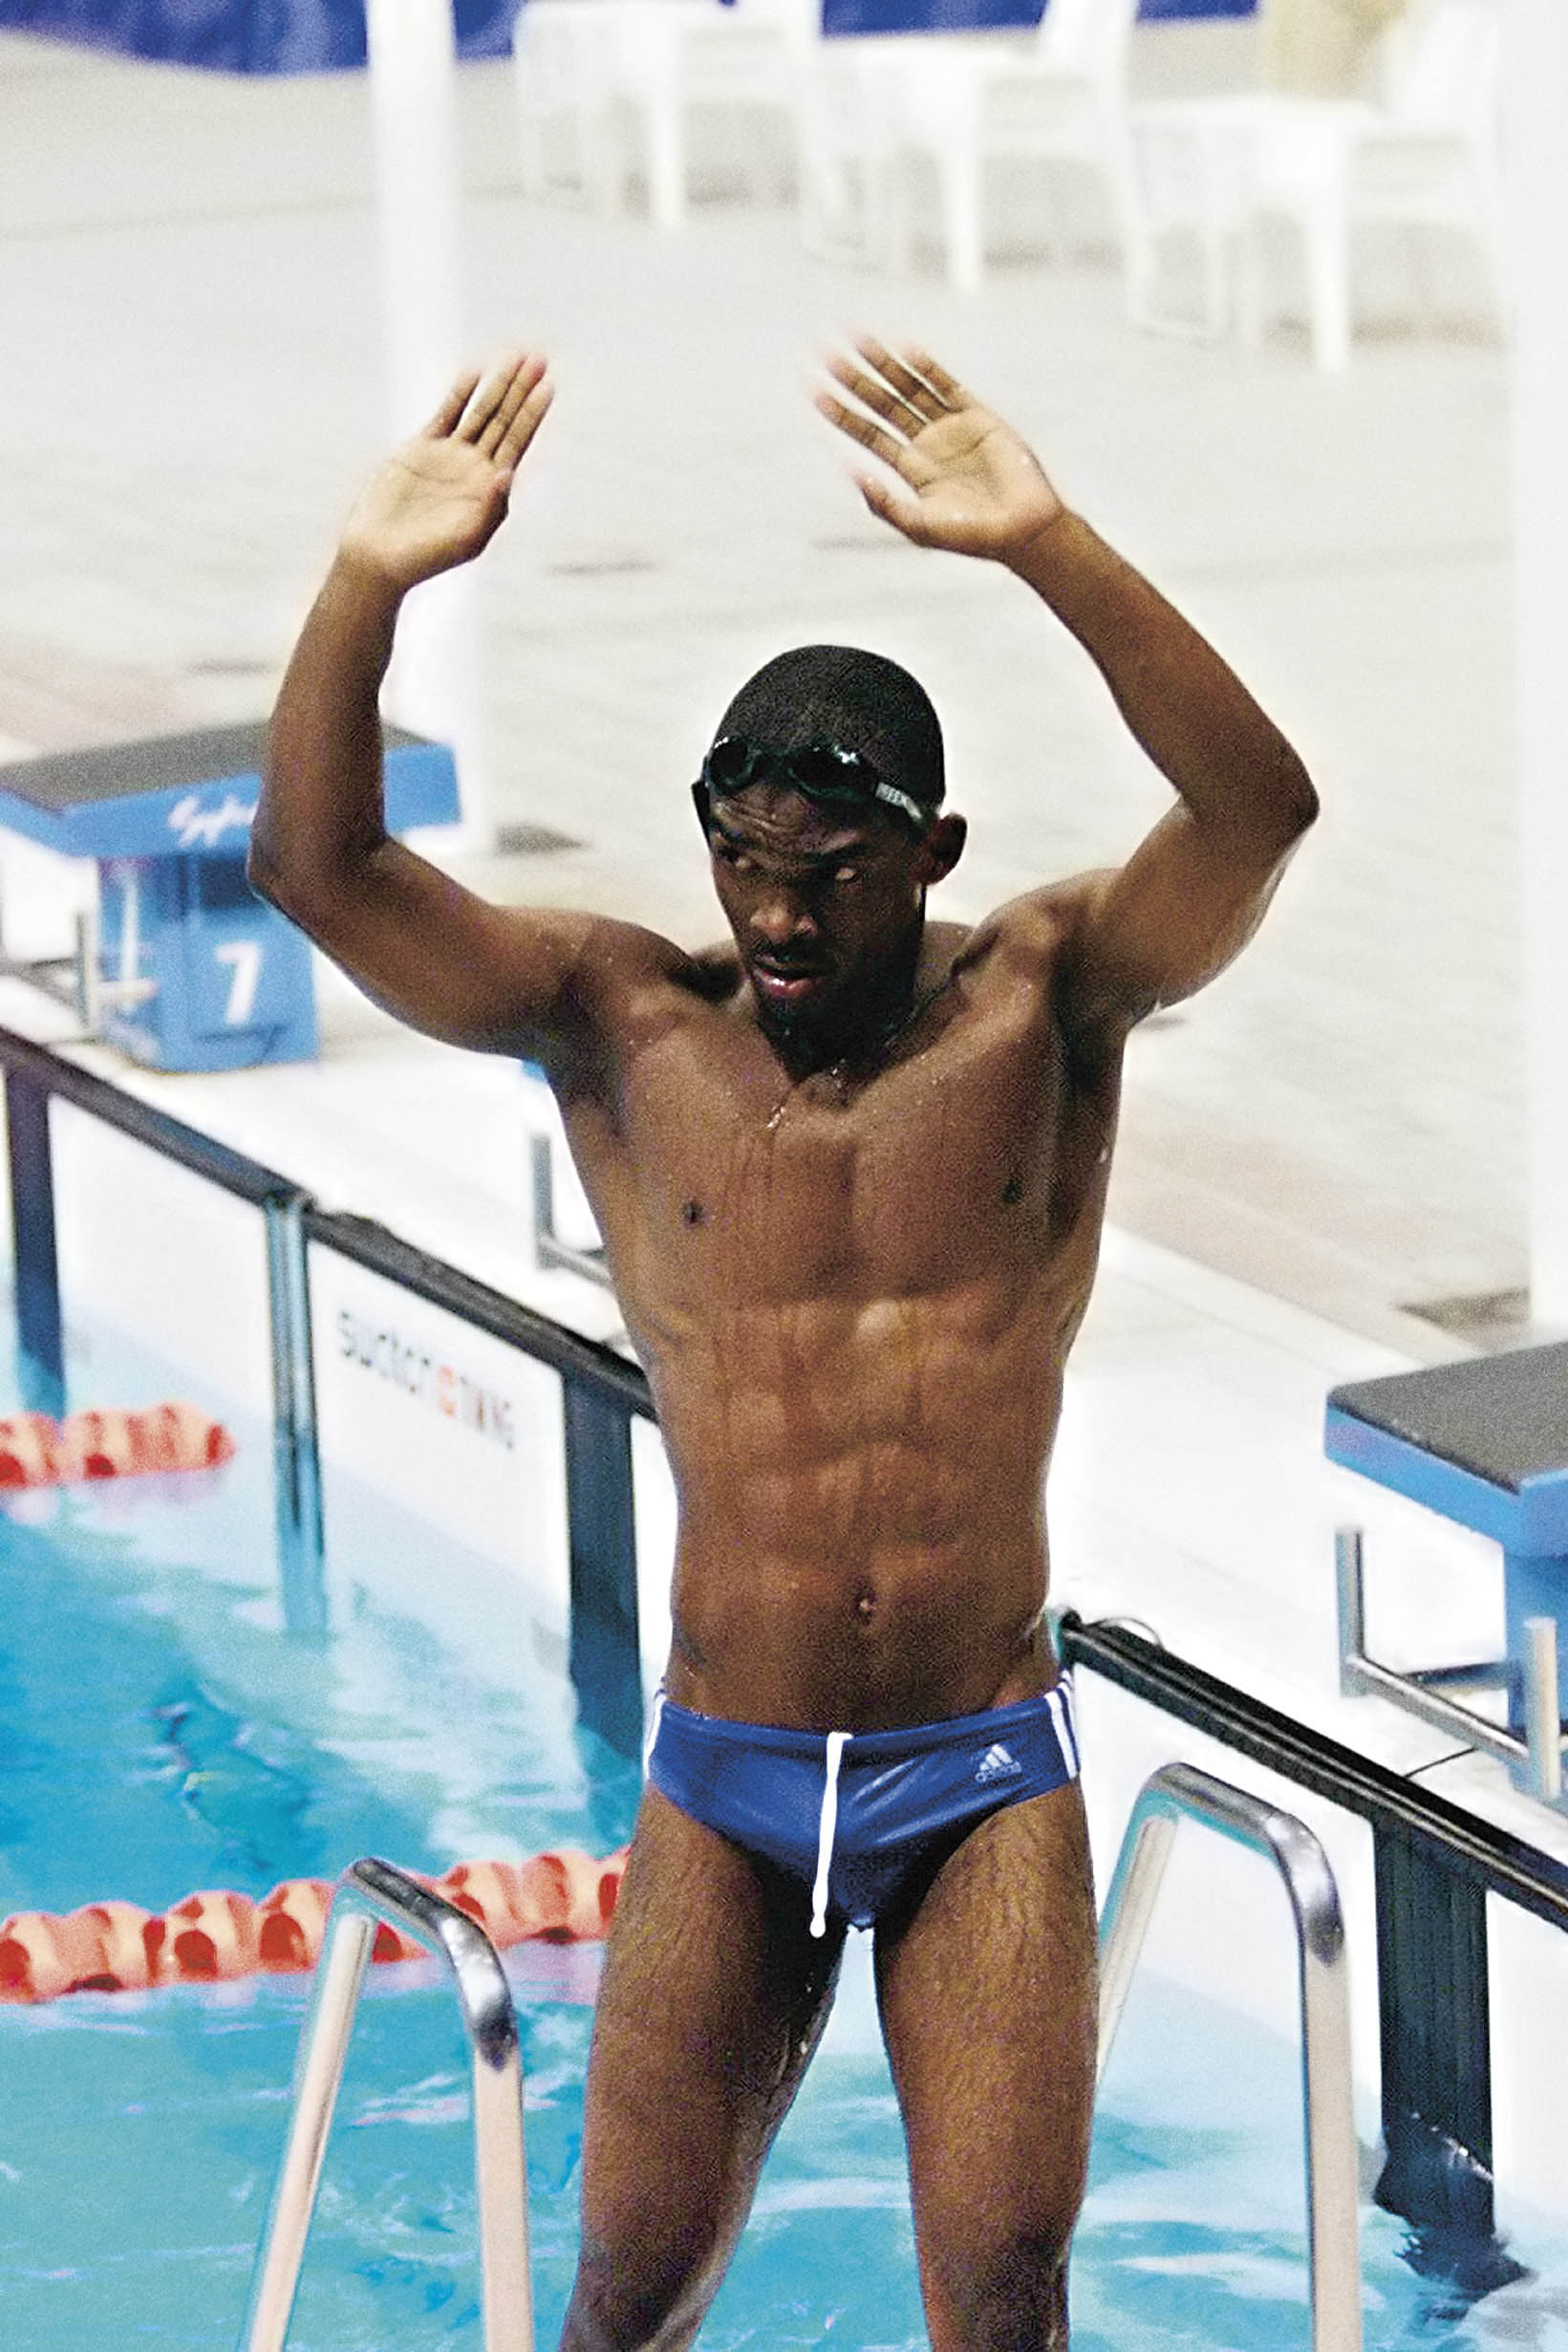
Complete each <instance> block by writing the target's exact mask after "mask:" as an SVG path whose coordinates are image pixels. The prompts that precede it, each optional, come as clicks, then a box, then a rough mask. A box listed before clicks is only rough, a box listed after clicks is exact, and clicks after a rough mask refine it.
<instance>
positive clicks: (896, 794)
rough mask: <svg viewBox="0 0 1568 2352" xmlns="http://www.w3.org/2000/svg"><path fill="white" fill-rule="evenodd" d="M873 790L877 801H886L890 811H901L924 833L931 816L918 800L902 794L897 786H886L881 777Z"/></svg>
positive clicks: (905, 793)
mask: <svg viewBox="0 0 1568 2352" xmlns="http://www.w3.org/2000/svg"><path fill="white" fill-rule="evenodd" d="M872 790H873V797H874V798H875V799H877V800H885V801H886V802H887V804H888V806H889V808H890V809H899V810H901V811H902V813H903V814H904V815H905V816H907V817H908V818H909V820H910V822H911V824H912V825H914V826H917V827H918V828H919V830H920V831H922V832H924V831H925V829H926V822H927V819H928V818H929V816H930V814H931V811H930V809H922V808H921V806H920V804H919V802H918V801H917V800H912V799H911V798H910V795H909V794H908V792H901V791H900V790H899V788H898V787H897V785H896V784H884V783H883V781H882V779H881V777H880V776H878V778H877V780H876V783H875V786H874V787H873V788H872Z"/></svg>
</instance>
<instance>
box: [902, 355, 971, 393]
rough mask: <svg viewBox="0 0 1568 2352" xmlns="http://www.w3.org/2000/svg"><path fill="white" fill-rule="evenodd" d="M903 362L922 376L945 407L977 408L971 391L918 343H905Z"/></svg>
mask: <svg viewBox="0 0 1568 2352" xmlns="http://www.w3.org/2000/svg"><path fill="white" fill-rule="evenodd" d="M903 364H904V365H905V366H906V367H907V368H909V369H911V370H912V371H913V373H914V374H915V375H917V376H922V377H924V378H925V380H926V382H927V383H928V384H929V385H930V386H931V389H932V390H933V392H934V393H935V395H936V397H937V399H939V400H940V401H941V403H942V405H943V406H944V407H945V408H978V407H979V406H980V402H979V401H978V400H977V399H976V397H975V395H974V393H973V392H969V391H966V390H965V388H964V386H963V385H962V384H961V383H959V381H958V379H957V378H956V376H950V375H949V374H948V372H947V370H946V368H945V367H943V366H942V364H941V362H940V360H938V359H934V358H933V357H932V356H931V354H930V352H929V351H925V350H923V349H922V348H921V346H920V345H919V344H918V343H906V344H905V346H904V350H903Z"/></svg>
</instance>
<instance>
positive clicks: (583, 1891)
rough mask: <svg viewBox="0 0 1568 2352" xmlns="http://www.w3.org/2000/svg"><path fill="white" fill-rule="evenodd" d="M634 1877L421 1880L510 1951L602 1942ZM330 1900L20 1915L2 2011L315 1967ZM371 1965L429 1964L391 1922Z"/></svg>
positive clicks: (567, 1849) (218, 1897) (619, 1867)
mask: <svg viewBox="0 0 1568 2352" xmlns="http://www.w3.org/2000/svg"><path fill="white" fill-rule="evenodd" d="M625 1868H626V1848H625V1846H622V1847H621V1848H620V1850H619V1851H618V1852H617V1853H613V1854H610V1855H607V1856H606V1857H605V1858H604V1859H603V1860H602V1861H595V1859H594V1858H593V1856H592V1855H591V1854H585V1853H582V1852H580V1851H579V1850H578V1848H576V1847H575V1846H562V1847H561V1848H559V1849H558V1850H555V1851H551V1852H548V1853H543V1854H535V1855H533V1856H532V1857H531V1858H530V1859H529V1860H528V1861H526V1862H459V1863H454V1864H453V1866H452V1867H451V1868H450V1869H449V1870H444V1871H442V1873H441V1875H440V1878H429V1877H425V1876H423V1874H422V1873H419V1872H415V1873H413V1875H415V1876H417V1877H419V1878H420V1880H421V1883H422V1884H423V1885H424V1886H427V1887H429V1888H433V1889H434V1891H435V1892H436V1893H437V1894H440V1895H444V1896H445V1897H446V1900H447V1901H448V1902H449V1903H454V1904H456V1905H457V1907H458V1909H459V1910H464V1911H466V1912H467V1913H468V1914H469V1916H470V1918H473V1919H477V1920H478V1921H479V1923H480V1926H481V1927H482V1928H483V1930H484V1931H485V1933H486V1934H487V1935H488V1936H489V1938H490V1941H491V1942H492V1943H493V1944H495V1945H496V1946H497V1947H498V1948H499V1949H501V1950H503V1951H504V1950H505V1948H506V1947H507V1946H508V1945H510V1944H520V1943H523V1942H525V1941H526V1940H527V1939H528V1938H530V1937H543V1938H545V1939H546V1940H548V1941H549V1942H551V1943H558V1944H575V1943H592V1942H596V1941H597V1940H598V1939H599V1938H600V1937H602V1936H603V1935H604V1933H605V1932H606V1931H607V1929H608V1928H609V1926H610V1922H611V1919H612V1917H613V1915H614V1910H615V1898H616V1896H617V1895H618V1894H619V1892H620V1884H621V1875H622V1873H623V1871H624V1870H625ZM332 1899H333V1881H332V1880H331V1879H327V1878H288V1879H285V1880H283V1881H282V1883H281V1884H280V1885H279V1886H276V1887H274V1888H272V1890H271V1892H270V1893H269V1894H266V1895H263V1896H262V1898H261V1900H260V1902H256V1901H253V1900H252V1898H251V1897H250V1896H249V1895H245V1894H236V1893H235V1892H234V1891H233V1890H232V1888H226V1887H219V1888H204V1889H203V1890H201V1891H200V1892H198V1893H196V1894H188V1895H186V1896H185V1898H184V1900H183V1902H180V1903H175V1904H173V1905H171V1907H170V1908H169V1910H166V1911H144V1910H141V1908H140V1905H138V1904H135V1903H122V1902H118V1901H109V1902H104V1903H86V1904H83V1905H82V1907H81V1909H80V1910H74V1911H64V1912H60V1911H15V1912H13V1913H12V1914H11V1918H9V1919H7V1920H3V1921H0V2001H26V2002H35V2001H52V2000H58V1999H59V1998H60V1997H61V1996H62V1995H64V1994H67V1993H140V1992H147V1991H150V1990H152V1989H153V1988H154V1987H156V1986H160V1985H170V1984H217V1983H223V1982H228V1981H231V1980H232V1979H234V1978H235V1977H240V1976H251V1975H254V1974H257V1973H258V1972H261V1971H267V1972H271V1973H276V1974H289V1973H291V1972H294V1971H298V1970H303V1969H311V1968H313V1967H314V1966H315V1964H316V1961H317V1959H318V1958H319V1957H320V1954H321V1944H322V1937H323V1935H324V1934H325V1931H326V1926H327V1913H328V1910H330V1908H331V1905H332ZM372 1956H373V1958H375V1959H376V1960H383V1961H386V1960H415V1959H422V1958H425V1957H427V1956H428V1955H427V1954H426V1953H425V1951H424V1947H423V1946H422V1945H420V1944H416V1943H415V1942H414V1941H413V1940H412V1938H410V1937H408V1936H406V1935H404V1934H402V1933H401V1932H400V1931H399V1930H398V1929H397V1928H394V1927H391V1926H389V1925H388V1924H387V1922H386V1921H384V1920H383V1921H380V1922H378V1924H377V1926H376V1944H375V1949H374V1952H373V1954H372Z"/></svg>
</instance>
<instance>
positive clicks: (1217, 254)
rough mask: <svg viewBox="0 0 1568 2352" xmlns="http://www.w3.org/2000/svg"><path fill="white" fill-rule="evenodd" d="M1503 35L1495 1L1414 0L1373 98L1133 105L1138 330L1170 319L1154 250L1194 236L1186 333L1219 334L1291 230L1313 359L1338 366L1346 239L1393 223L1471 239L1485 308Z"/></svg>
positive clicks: (1494, 258) (1346, 292)
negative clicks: (1197, 269) (1269, 239)
mask: <svg viewBox="0 0 1568 2352" xmlns="http://www.w3.org/2000/svg"><path fill="white" fill-rule="evenodd" d="M1499 49H1500V28H1499V24H1498V19H1497V12H1496V7H1495V4H1494V0H1415V5H1414V7H1413V8H1412V10H1411V12H1410V14H1409V16H1408V17H1407V19H1405V20H1404V21H1402V22H1401V23H1399V24H1397V25H1395V26H1394V27H1392V28H1390V31H1389V32H1388V33H1387V34H1386V35H1385V43H1384V68H1385V71H1384V95H1383V97H1382V98H1381V100H1379V101H1376V102H1374V101H1370V100H1358V99H1337V98H1310V97H1290V96H1285V95H1282V94H1278V93H1273V92H1267V91H1263V92H1257V93H1251V94H1244V95H1241V96H1236V97H1216V98H1194V99H1188V100H1171V101H1169V102H1166V103H1160V104H1153V105H1149V106H1140V107H1135V108H1134V109H1133V110H1132V116H1131V122H1132V149H1133V171H1132V189H1133V201H1132V221H1131V227H1130V233H1129V236H1128V306H1129V309H1130V310H1131V313H1132V315H1133V317H1134V318H1135V319H1136V320H1137V321H1138V322H1139V323H1140V324H1141V325H1144V326H1154V327H1169V326H1171V325H1172V324H1176V323H1178V322H1176V321H1175V320H1173V319H1172V318H1171V314H1170V313H1169V312H1166V311H1162V309H1161V307H1160V304H1159V301H1158V295H1157V280H1158V270H1159V255H1160V248H1161V247H1162V244H1163V243H1164V242H1165V240H1166V239H1167V238H1168V237H1169V236H1170V234H1171V232H1172V231H1174V230H1187V231H1189V232H1191V233H1194V234H1195V235H1196V237H1197V239H1198V242H1199V246H1200V249H1201V253H1202V258H1203V300H1202V305H1201V309H1200V313H1199V318H1198V322H1197V323H1198V325H1199V327H1200V329H1201V330H1202V331H1203V332H1206V333H1209V334H1221V333H1223V332H1224V331H1225V330H1226V328H1227V327H1228V326H1229V325H1230V324H1231V323H1232V318H1233V314H1234V315H1236V316H1238V317H1239V322H1240V325H1241V327H1242V330H1243V332H1244V333H1245V334H1255V333H1256V332H1257V323H1258V318H1259V314H1260V311H1261V289H1260V285H1259V277H1260V262H1259V243H1258V231H1259V227H1260V224H1261V223H1262V222H1263V221H1264V220H1265V219H1268V218H1276V219H1282V220H1284V221H1287V222H1288V223H1289V224H1290V225H1291V226H1292V227H1294V228H1295V230H1296V231H1297V233H1298V235H1299V237H1300V244H1301V250H1302V255H1303V259H1304V262H1305V267H1306V282H1307V313H1308V321H1309V326H1310V332H1311V339H1312V355H1313V358H1314V360H1315V361H1316V363H1317V365H1318V366H1319V367H1320V368H1325V369H1334V368H1342V367H1344V366H1346V365H1347V364H1348V362H1349V358H1350V351H1351V327H1352V308H1351V295H1352V262H1353V238H1354V232H1355V230H1356V228H1357V227H1359V226H1360V225H1361V224H1362V223H1364V222H1367V221H1389V222H1397V223H1403V224H1407V225H1409V226H1411V227H1419V228H1446V229H1449V230H1450V231H1457V232H1459V233H1462V234H1464V235H1467V236H1469V237H1470V238H1471V240H1472V241H1473V243H1474V244H1475V246H1476V247H1477V248H1478V249H1479V251H1480V254H1481V258H1482V261H1483V263H1484V265H1485V268H1486V271H1487V276H1488V280H1489V283H1490V285H1491V288H1492V291H1493V297H1494V299H1495V300H1496V301H1497V302H1498V304H1499V307H1500V306H1501V302H1502V299H1503V293H1504V278H1503V239H1502V229H1501V219H1502V199H1501V190H1500V160H1499V139H1498V78H1499Z"/></svg>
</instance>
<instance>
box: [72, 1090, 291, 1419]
mask: <svg viewBox="0 0 1568 2352" xmlns="http://www.w3.org/2000/svg"><path fill="white" fill-rule="evenodd" d="M50 1137H51V1143H52V1148H53V1153H54V1227H55V1241H56V1246H57V1250H58V1255H59V1268H60V1305H61V1310H62V1312H63V1314H64V1317H65V1321H66V1325H67V1327H68V1330H69V1328H70V1327H71V1326H72V1324H73V1322H76V1323H80V1324H83V1325H87V1324H90V1323H91V1322H93V1321H101V1322H103V1323H107V1324H112V1325H113V1326H114V1327H116V1328H117V1329H118V1330H120V1331H124V1332H126V1333H127V1334H129V1335H130V1336H131V1337H132V1338H134V1339H135V1340H136V1341H137V1342H138V1343H139V1345H140V1346H141V1347H143V1348H145V1349H147V1350H148V1352H149V1353H150V1354H152V1355H155V1356H159V1357H161V1358H163V1359H164V1360H165V1362H166V1363H167V1364H168V1365H169V1366H170V1367H171V1369H172V1370H173V1371H174V1372H176V1373H179V1372H183V1373H185V1374H186V1375H187V1377H188V1379H189V1381H190V1383H191V1385H192V1386H193V1388H195V1389H196V1390H198V1391H200V1392H204V1393H200V1394H197V1395H196V1396H195V1397H194V1398H193V1400H192V1401H193V1402H196V1403H199V1404H200V1403H203V1402H204V1401H205V1396H206V1393H208V1392H209V1393H210V1394H211V1395H212V1396H214V1397H216V1398H221V1399H225V1400H227V1401H228V1402H229V1403H231V1404H233V1405H236V1406H238V1407H240V1408H241V1409H242V1410H243V1411H245V1412H247V1413H257V1414H261V1415H264V1416H265V1415H269V1414H270V1413H271V1410H272V1357H271V1341H270V1336H269V1325H268V1289H267V1235H266V1227H265V1221H264V1219H263V1217H262V1213H261V1211H260V1210H259V1209H256V1208H253V1207H252V1206H251V1205H250V1203H249V1202H248V1201H245V1200H239V1199H236V1198H234V1196H233V1195H232V1194H230V1193H226V1192H224V1191H223V1190H221V1188H220V1187H219V1186H218V1185H216V1184H209V1183H208V1182H206V1180H205V1179H204V1177H202V1176H194V1175H192V1174H191V1172H190V1171H189V1170H188V1169H185V1168H182V1167H180V1166H178V1165H177V1163H176V1162H175V1161H173V1160H170V1159H165V1158H164V1157H163V1155H162V1154H161V1153H158V1152H153V1151H149V1150H148V1149H147V1147H146V1146H145V1145H144V1144H140V1143H137V1142H136V1141H134V1140H133V1138H132V1137H131V1136H129V1135H126V1134H123V1133H120V1131H119V1130H118V1128H114V1127H109V1126H106V1125H105V1124H104V1122H103V1121H102V1120H101V1119H97V1118H94V1117H93V1116H92V1114H91V1112H89V1111H78V1110H77V1109H76V1108H75V1105H74V1104H71V1103H66V1102H61V1101H59V1100H57V1099H56V1100H55V1101H54V1102H53V1103H52V1104H51V1106H50ZM68 1377H69V1378H72V1379H73V1386H74V1387H75V1386H77V1385H79V1386H81V1387H82V1388H83V1390H84V1392H83V1393H82V1394H80V1395H77V1394H75V1392H72V1393H70V1394H68V1397H67V1403H68V1405H69V1406H71V1407H79V1406H88V1405H142V1404H152V1403H156V1402H158V1401H159V1399H157V1398H155V1397H151V1396H106V1395H97V1394H90V1393H86V1392H85V1391H86V1390H87V1388H88V1387H90V1384H91V1364H90V1363H89V1364H88V1365H87V1366H86V1368H85V1370H83V1372H82V1373H81V1374H80V1376H79V1377H75V1375H74V1373H73V1367H72V1366H68Z"/></svg>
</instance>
